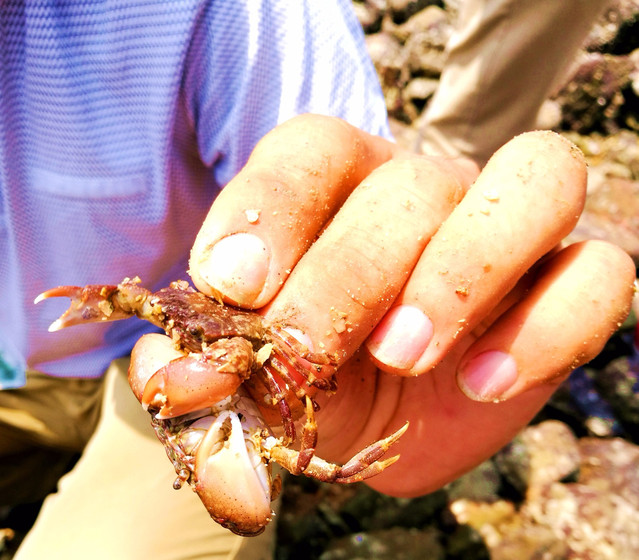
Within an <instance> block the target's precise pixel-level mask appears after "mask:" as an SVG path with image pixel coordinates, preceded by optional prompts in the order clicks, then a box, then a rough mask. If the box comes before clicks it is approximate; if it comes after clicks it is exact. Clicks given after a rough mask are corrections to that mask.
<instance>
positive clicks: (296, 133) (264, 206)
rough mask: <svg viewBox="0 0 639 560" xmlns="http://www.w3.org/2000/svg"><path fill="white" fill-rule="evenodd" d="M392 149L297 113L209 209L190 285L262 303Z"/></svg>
mask: <svg viewBox="0 0 639 560" xmlns="http://www.w3.org/2000/svg"><path fill="white" fill-rule="evenodd" d="M397 151H398V148H397V147H396V146H395V144H393V143H392V142H390V141H388V140H386V139H383V138H380V137H377V136H373V135H371V134H368V133H366V132H364V131H362V130H360V129H358V128H356V127H353V126H351V125H349V124H348V123H346V122H345V121H343V120H341V119H337V118H333V117H323V116H319V115H302V116H299V117H295V118H293V119H291V120H290V121H287V122H286V123H284V124H282V125H280V126H279V127H277V128H275V129H274V130H273V131H272V132H270V133H269V134H267V135H266V136H265V137H264V138H263V139H262V140H261V141H260V142H259V143H258V145H257V146H256V148H255V150H254V151H253V153H252V154H251V157H250V158H249V161H248V162H247V164H246V166H245V167H244V169H242V171H241V172H240V173H239V174H238V175H237V176H236V177H235V178H234V179H233V180H232V181H231V182H230V183H229V184H228V185H227V186H226V187H225V188H224V190H223V191H222V192H221V193H220V195H219V196H218V198H217V200H216V201H215V203H214V204H213V206H212V207H211V210H210V212H209V214H208V216H207V218H206V220H205V222H204V224H203V226H202V228H201V230H200V232H199V234H198V236H197V239H196V241H195V244H194V246H193V250H192V252H191V259H190V274H191V277H192V278H193V281H194V283H195V285H196V286H197V287H198V289H199V290H200V291H202V292H204V293H207V294H209V295H213V294H216V295H217V294H221V295H222V296H223V297H224V299H225V300H226V301H227V302H229V303H234V304H237V305H240V306H243V307H251V308H259V307H262V306H264V305H265V304H266V303H268V302H269V301H270V300H271V299H272V298H273V296H274V295H275V294H276V293H277V291H278V289H279V287H280V286H281V285H282V284H283V283H284V282H285V280H286V278H287V276H288V274H289V273H290V272H291V270H292V268H293V267H294V266H295V264H296V263H297V261H298V260H299V258H300V257H301V255H303V254H304V252H305V251H306V250H307V249H308V247H309V246H310V245H311V244H312V243H313V241H314V240H315V239H316V237H317V235H318V232H319V231H320V230H321V229H322V227H323V226H324V225H325V224H326V223H327V222H328V221H329V220H330V219H331V217H332V216H333V214H334V213H335V212H336V211H337V209H338V208H339V207H340V206H341V205H342V203H343V202H344V201H345V200H346V198H347V197H348V195H349V194H350V193H351V191H352V190H353V189H354V188H355V186H357V184H358V183H359V182H360V181H362V180H363V179H364V178H365V177H366V176H367V175H368V174H369V173H370V172H371V171H372V170H373V169H375V168H376V167H378V166H379V165H381V164H382V163H383V162H385V161H387V160H388V159H390V158H391V157H392V156H393V155H394V154H395V153H396V152H397Z"/></svg>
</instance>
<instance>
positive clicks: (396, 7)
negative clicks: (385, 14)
mask: <svg viewBox="0 0 639 560" xmlns="http://www.w3.org/2000/svg"><path fill="white" fill-rule="evenodd" d="M386 4H387V5H388V10H389V12H390V14H391V15H392V18H393V21H395V22H397V23H401V22H404V21H406V20H407V19H408V18H410V17H412V16H414V14H416V13H418V12H420V11H421V10H423V9H424V8H426V7H427V6H428V5H429V4H432V1H431V0H386Z"/></svg>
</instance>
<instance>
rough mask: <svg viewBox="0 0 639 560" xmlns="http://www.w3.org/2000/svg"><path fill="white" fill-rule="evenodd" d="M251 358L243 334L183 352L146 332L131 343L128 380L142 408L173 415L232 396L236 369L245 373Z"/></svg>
mask: <svg viewBox="0 0 639 560" xmlns="http://www.w3.org/2000/svg"><path fill="white" fill-rule="evenodd" d="M231 357H232V358H231ZM252 358H253V350H252V347H251V344H250V343H249V342H248V341H246V340H245V339H243V338H233V339H224V340H219V341H216V342H214V343H213V344H211V345H210V346H209V347H207V348H206V350H205V351H204V352H203V353H202V354H191V355H188V356H185V355H184V354H183V353H182V352H180V351H179V350H178V349H177V348H176V347H175V344H174V343H173V341H172V340H171V339H170V338H168V337H167V336H164V335H160V334H156V333H152V334H147V335H145V336H143V337H142V338H141V339H140V340H139V341H138V342H137V344H136V345H135V347H134V348H133V352H132V354H131V365H130V367H129V384H130V385H131V389H133V392H134V394H135V396H136V397H137V398H138V400H139V401H140V403H141V404H142V406H143V407H144V409H145V410H149V411H150V412H152V413H153V414H154V415H155V417H156V418H159V419H166V418H175V417H176V416H182V415H183V414H188V413H190V412H193V411H194V410H199V409H202V408H206V407H209V406H213V405H214V404H215V403H217V402H219V401H221V400H222V399H224V398H226V397H228V396H230V395H233V394H234V393H235V392H236V391H237V389H238V387H239V386H240V385H241V384H242V381H243V377H242V375H240V374H239V373H237V372H238V371H239V372H246V374H247V375H248V373H249V372H250V369H251V361H252ZM231 360H232V364H229V361H231Z"/></svg>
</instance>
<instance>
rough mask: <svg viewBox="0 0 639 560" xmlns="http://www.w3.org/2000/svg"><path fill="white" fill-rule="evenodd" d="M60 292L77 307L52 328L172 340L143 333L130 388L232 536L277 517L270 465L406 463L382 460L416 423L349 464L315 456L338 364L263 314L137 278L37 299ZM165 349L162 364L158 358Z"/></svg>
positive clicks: (336, 473) (350, 469) (322, 467)
mask: <svg viewBox="0 0 639 560" xmlns="http://www.w3.org/2000/svg"><path fill="white" fill-rule="evenodd" d="M62 296H65V297H69V298H70V299H71V305H70V307H69V309H68V310H67V311H65V313H64V314H63V315H62V316H61V317H60V318H59V319H57V320H56V321H54V322H53V323H52V324H51V326H50V327H49V330H50V331H56V330H59V329H61V328H65V327H69V326H72V325H78V324H82V323H86V322H96V321H114V320H119V319H125V318H128V317H131V316H134V315H136V316H138V317H139V318H141V319H144V320H147V321H150V322H151V323H153V324H154V325H156V326H158V327H160V328H162V329H163V330H164V332H165V333H166V334H167V335H168V336H169V337H170V339H167V338H166V337H164V336H162V335H160V334H147V335H144V336H143V337H142V338H141V339H140V341H138V344H137V345H136V347H135V348H134V350H133V353H132V355H131V367H130V368H129V384H130V386H131V389H132V390H133V393H134V394H135V396H136V397H137V398H138V400H139V401H140V403H141V404H142V406H143V407H144V408H145V409H146V410H147V411H148V412H149V413H150V415H151V424H152V426H153V428H154V430H155V432H156V435H157V436H158V438H159V439H160V441H161V442H162V443H163V444H164V447H165V450H166V453H167V455H168V457H169V459H170V460H171V462H172V464H173V467H174V469H175V472H176V474H177V478H176V480H175V482H174V487H175V488H180V487H182V486H183V485H184V484H185V483H187V484H188V485H189V486H191V488H192V489H193V490H194V491H195V492H196V493H197V494H198V496H199V497H200V499H201V501H202V502H203V504H204V506H205V507H206V509H207V510H208V512H209V514H210V516H211V517H212V518H213V519H214V520H215V521H216V522H218V523H220V524H221V525H222V526H224V527H226V528H228V529H229V530H231V531H232V532H234V533H236V534H239V535H242V536H254V535H258V534H260V533H261V532H262V531H263V530H264V529H265V527H266V525H267V524H268V523H269V521H270V520H271V518H272V516H273V513H272V511H271V507H270V503H271V501H272V500H274V499H275V498H276V497H277V495H278V493H279V491H280V488H281V481H280V478H279V476H276V477H273V475H272V470H271V464H272V463H273V462H274V463H277V464H279V465H281V466H282V467H284V468H285V469H286V470H287V471H289V472H290V473H292V474H294V475H300V474H304V475H306V476H309V477H312V478H315V479H318V480H320V481H324V482H337V483H351V482H358V481H362V480H365V479H367V478H369V477H371V476H375V475H376V474H379V473H380V472H382V471H383V470H384V469H386V468H387V467H389V466H390V465H392V464H393V463H395V462H396V461H397V460H398V459H399V456H398V455H395V456H392V457H389V458H384V455H385V454H386V452H387V451H388V449H389V448H390V447H391V446H392V445H393V444H394V443H395V442H396V441H397V440H398V439H399V438H400V437H401V436H402V434H403V433H404V432H405V431H406V429H407V427H408V424H405V425H404V426H402V427H401V428H400V429H399V430H397V431H396V432H394V433H392V434H391V435H389V436H388V437H386V438H384V439H381V440H379V441H376V442H373V443H372V444H370V445H369V446H367V447H366V448H365V449H363V450H362V451H360V452H359V453H357V454H356V455H355V456H353V457H352V458H351V459H350V460H349V461H347V462H346V463H345V464H343V465H341V466H340V465H337V464H334V463H330V462H328V461H325V460H323V459H321V458H320V457H318V456H316V455H315V447H316V445H317V440H318V433H317V425H316V422H315V412H316V411H317V409H318V408H319V407H318V405H317V403H316V402H315V399H314V398H313V395H315V394H316V393H317V392H318V391H324V392H328V393H332V392H334V391H335V390H336V383H335V378H334V374H335V371H336V369H337V365H336V360H335V359H334V358H333V357H331V356H329V355H327V354H324V353H314V352H311V351H309V349H308V348H307V347H306V346H304V345H303V344H302V343H300V342H299V341H298V340H297V339H296V338H295V337H293V336H292V335H291V334H289V333H288V332H287V331H286V330H285V329H284V328H283V327H282V326H279V325H271V324H268V323H267V322H266V321H265V319H264V318H263V317H262V316H261V315H259V314H257V313H255V312H251V311H243V310H240V309H236V308H233V307H230V306H227V305H224V304H223V303H222V301H221V298H213V297H209V296H206V295H204V294H202V293H201V292H198V291H196V290H194V289H193V288H192V287H191V286H190V285H189V284H188V283H187V282H184V281H177V282H173V283H171V284H170V286H169V287H168V288H163V289H161V290H159V291H158V292H155V293H153V292H150V291H149V290H147V289H145V288H143V287H142V286H141V285H140V280H139V278H134V279H128V278H126V279H124V280H123V281H122V282H121V283H120V284H118V285H88V286H85V287H78V286H59V287H57V288H53V289H50V290H47V291H45V292H44V293H42V294H40V295H39V296H38V297H37V298H36V303H38V302H40V301H42V300H44V299H47V298H51V297H62ZM158 352H159V353H160V354H162V356H163V358H162V359H158V358H157V357H154V356H155V354H157V353H158ZM167 356H168V358H169V359H168V360H167ZM158 361H159V362H161V364H162V365H159V364H158V367H157V369H155V367H156V366H154V365H153V364H156V363H157V362H158ZM167 362H168V363H167ZM149 369H150V370H151V371H149ZM302 416H305V421H304V422H303V426H302V429H301V434H300V435H299V436H298V433H297V432H298V430H296V425H295V424H296V421H297V420H300V419H301V418H302ZM296 442H297V445H296V447H297V448H296V447H294V444H296Z"/></svg>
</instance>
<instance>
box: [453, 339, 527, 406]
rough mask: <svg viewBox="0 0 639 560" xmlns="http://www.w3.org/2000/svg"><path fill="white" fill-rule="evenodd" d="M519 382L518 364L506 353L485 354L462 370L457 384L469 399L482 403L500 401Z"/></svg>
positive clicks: (465, 365)
mask: <svg viewBox="0 0 639 560" xmlns="http://www.w3.org/2000/svg"><path fill="white" fill-rule="evenodd" d="M515 381H517V363H516V362H515V360H514V359H513V357H512V356H510V355H509V354H506V353H505V352H499V351H496V350H491V351H488V352H483V353H481V354H479V355H477V356H475V357H474V358H472V359H471V360H469V361H468V362H466V363H465V364H464V365H463V366H462V367H461V369H460V371H459V373H458V375H457V382H458V384H459V387H460V389H461V390H462V391H463V392H464V393H465V394H466V396H467V397H469V398H471V399H473V400H475V401H482V402H491V401H499V400H501V399H502V397H503V395H504V393H505V392H506V391H507V390H508V389H510V388H511V387H512V386H513V385H514V384H515Z"/></svg>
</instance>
